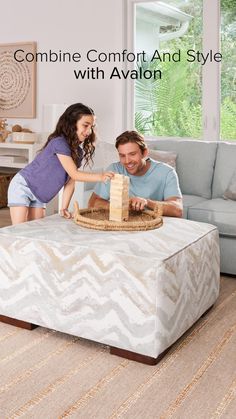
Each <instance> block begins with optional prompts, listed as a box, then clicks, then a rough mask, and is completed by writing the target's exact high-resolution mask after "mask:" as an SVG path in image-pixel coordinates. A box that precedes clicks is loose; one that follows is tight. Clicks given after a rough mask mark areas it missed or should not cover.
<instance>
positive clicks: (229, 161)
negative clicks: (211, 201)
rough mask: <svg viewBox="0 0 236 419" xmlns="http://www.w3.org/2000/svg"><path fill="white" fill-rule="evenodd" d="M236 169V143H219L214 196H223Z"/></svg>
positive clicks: (213, 187)
mask: <svg viewBox="0 0 236 419" xmlns="http://www.w3.org/2000/svg"><path fill="white" fill-rule="evenodd" d="M235 169H236V144H235V143H226V142H222V143H218V148H217V154H216V164H215V172H214V178H213V186H212V198H221V197H222V195H223V194H224V192H225V190H226V188H227V187H228V184H229V182H230V179H231V177H232V176H233V173H234V171H235Z"/></svg>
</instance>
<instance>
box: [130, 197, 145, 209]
mask: <svg viewBox="0 0 236 419" xmlns="http://www.w3.org/2000/svg"><path fill="white" fill-rule="evenodd" d="M129 206H130V208H131V209H132V210H134V211H143V210H144V208H145V207H146V206H147V200H146V199H145V198H139V197H138V196H133V197H132V198H130V200H129Z"/></svg>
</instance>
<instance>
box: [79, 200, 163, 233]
mask: <svg viewBox="0 0 236 419" xmlns="http://www.w3.org/2000/svg"><path fill="white" fill-rule="evenodd" d="M74 206H75V212H74V222H75V223H76V224H79V225H80V226H82V227H87V228H92V229H95V230H110V231H111V230H121V231H122V230H123V231H142V230H153V229H155V228H158V227H161V226H162V224H163V219H162V206H161V205H160V206H157V207H156V208H155V210H154V211H151V210H145V211H140V212H137V211H130V213H129V219H128V221H119V222H118V221H110V220H109V210H108V209H107V210H106V209H102V208H98V209H95V208H91V209H90V208H85V209H79V205H78V202H75V204H74Z"/></svg>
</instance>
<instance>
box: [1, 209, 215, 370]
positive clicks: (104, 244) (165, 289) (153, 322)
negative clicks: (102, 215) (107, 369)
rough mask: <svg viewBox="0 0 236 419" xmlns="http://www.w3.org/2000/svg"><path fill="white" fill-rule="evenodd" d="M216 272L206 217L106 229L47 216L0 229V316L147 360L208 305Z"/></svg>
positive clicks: (211, 231) (212, 239)
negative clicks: (146, 228)
mask: <svg viewBox="0 0 236 419" xmlns="http://www.w3.org/2000/svg"><path fill="white" fill-rule="evenodd" d="M219 276H220V273H219V245H218V231H217V229H216V228H215V227H214V226H212V225H210V224H205V223H199V222H195V221H189V220H184V219H177V218H168V217H164V224H163V226H162V227H160V228H159V229H156V230H150V231H142V232H123V231H122V232H105V231H104V232H103V231H95V230H89V229H85V228H81V227H79V226H78V225H76V224H74V223H73V221H71V220H65V219H63V218H60V217H59V216H58V215H53V216H51V217H46V218H45V219H42V220H37V221H31V222H28V223H24V224H19V225H16V226H10V227H5V228H2V229H1V230H0V314H1V320H3V321H4V320H5V321H9V322H12V321H13V320H12V318H13V319H17V320H20V321H21V322H16V323H15V324H19V325H21V324H22V325H27V324H28V323H31V324H35V325H40V326H45V327H48V328H51V329H56V330H58V331H61V332H65V333H69V334H72V335H76V336H80V337H84V338H87V339H91V340H94V341H97V342H101V343H103V344H106V345H109V346H110V347H111V348H112V349H111V353H116V354H119V355H122V356H127V357H129V358H133V359H136V360H141V361H143V362H147V363H155V362H156V360H157V359H159V355H160V354H163V352H164V351H165V350H166V349H167V348H168V347H169V346H170V345H171V344H173V343H174V342H175V341H176V340H177V339H178V338H179V337H180V336H181V335H182V334H183V333H184V332H185V331H186V330H187V329H188V328H189V327H190V326H191V325H192V324H193V323H194V322H196V320H197V319H199V317H200V316H202V314H203V313H204V312H205V311H206V310H208V309H209V308H210V307H211V306H212V305H213V304H214V302H215V300H216V299H217V296H218V293H219ZM24 322H26V323H24Z"/></svg>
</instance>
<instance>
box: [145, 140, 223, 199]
mask: <svg viewBox="0 0 236 419" xmlns="http://www.w3.org/2000/svg"><path fill="white" fill-rule="evenodd" d="M147 144H148V146H149V148H151V149H156V150H165V151H174V152H175V153H176V154H177V164H176V171H177V173H178V176H179V182H180V188H181V191H182V193H183V194H188V195H199V196H201V197H203V198H211V185H212V177H213V169H214V164H215V156H216V149H217V142H213V141H209V142H207V141H200V140H197V141H196V140H177V139H172V140H147Z"/></svg>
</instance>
